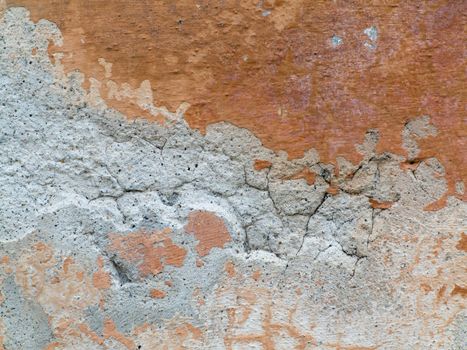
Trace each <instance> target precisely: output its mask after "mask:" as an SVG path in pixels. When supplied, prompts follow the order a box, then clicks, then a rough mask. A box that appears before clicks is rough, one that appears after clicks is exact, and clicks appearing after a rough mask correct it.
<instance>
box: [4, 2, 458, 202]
mask: <svg viewBox="0 0 467 350" xmlns="http://www.w3.org/2000/svg"><path fill="white" fill-rule="evenodd" d="M6 3H7V5H8V6H14V5H21V6H26V7H27V8H28V9H29V10H30V11H31V14H32V18H33V19H34V20H36V21H37V20H39V19H41V18H45V19H49V20H51V21H53V22H55V23H57V24H58V26H59V28H60V29H61V31H62V33H63V36H64V46H63V47H60V48H57V47H52V48H51V53H53V52H63V53H64V57H63V59H62V63H63V64H64V66H65V69H66V71H72V70H75V69H80V70H81V71H82V72H83V73H84V74H85V76H86V77H87V78H90V77H93V78H95V79H97V80H99V81H105V79H106V76H105V74H106V73H105V71H104V69H103V67H102V66H101V65H99V64H98V63H97V62H98V60H99V59H100V58H103V59H105V60H106V61H107V62H110V63H112V64H113V67H112V77H111V79H112V80H113V81H115V82H116V83H118V84H122V83H129V84H130V85H131V86H132V87H137V86H139V85H140V84H141V82H142V81H144V80H149V81H150V83H151V88H152V90H153V93H154V96H155V100H156V104H158V105H164V106H167V107H168V108H169V109H172V110H174V109H175V108H177V107H178V106H179V105H180V104H181V103H182V102H188V103H190V104H191V108H190V109H188V111H187V113H186V118H187V120H188V122H189V124H190V126H191V127H193V128H198V129H200V130H202V131H204V130H205V128H206V126H207V125H208V124H211V123H215V122H219V121H229V122H232V123H234V124H236V125H238V126H240V127H245V128H248V129H249V130H251V131H253V132H254V133H255V134H256V135H257V136H258V137H259V138H260V139H261V140H262V142H263V144H264V145H265V146H266V147H268V148H270V149H273V150H276V151H277V150H285V151H287V152H288V154H289V156H290V157H292V158H295V157H301V156H302V155H303V153H304V151H306V150H308V149H310V148H315V149H316V150H317V151H318V152H319V154H320V157H321V161H323V162H334V161H335V159H336V157H337V156H343V157H345V158H347V159H348V160H351V161H352V162H357V161H359V160H360V159H361V155H360V154H359V153H358V152H357V151H356V150H355V147H354V146H355V144H356V143H361V141H362V140H363V138H364V134H365V132H366V131H367V130H368V129H372V128H376V129H379V131H380V133H381V139H380V142H379V144H378V151H380V152H382V151H390V152H394V153H397V154H405V150H404V149H403V148H402V147H401V146H400V145H401V132H402V130H403V127H404V124H405V123H406V122H407V120H409V119H410V118H414V117H418V116H421V115H429V116H431V119H432V122H433V124H434V125H435V127H436V128H437V129H438V131H439V133H438V135H437V136H436V137H430V138H429V139H428V140H421V146H422V147H421V149H422V153H421V154H420V155H419V157H420V159H423V158H426V157H433V156H434V157H436V158H438V159H439V160H440V161H441V162H442V163H443V165H444V166H445V167H446V173H447V180H448V187H449V189H448V194H449V195H453V194H456V192H455V183H456V182H457V181H465V180H466V179H467V165H466V164H467V151H466V150H467V126H466V119H465V103H466V97H467V92H466V86H467V81H466V75H465V72H464V69H465V54H464V47H463V45H462V44H460V43H459V40H460V39H459V28H462V27H463V25H464V18H463V13H465V12H466V10H467V3H466V2H465V1H448V0H434V1H429V2H428V1H426V2H420V1H405V0H391V1H384V2H383V1H377V2H372V3H369V2H367V3H356V2H348V1H327V0H316V1H305V0H280V1H279V0H270V1H269V0H268V1H264V2H262V5H261V6H258V1H253V0H246V1H234V0H228V1H223V2H197V1H191V0H180V1H177V2H172V1H164V0H149V1H127V0H115V1H81V0H70V1H66V2H65V1H62V2H57V1H55V0H42V1H34V0H7V1H6ZM264 11H269V12H268V13H269V15H267V16H264V15H263V13H264ZM371 26H375V28H376V29H377V32H378V36H377V39H376V40H375V41H372V40H371V39H370V38H369V37H368V36H367V35H365V33H364V30H365V29H366V28H369V27H371ZM334 35H338V36H339V37H341V39H342V44H341V45H338V46H335V45H334V46H333V45H332V41H331V38H332V37H333V36H334ZM365 45H366V46H365ZM103 89H104V90H105V86H103ZM104 90H103V91H102V95H103V97H104V98H105V99H107V101H108V102H109V105H111V106H115V108H117V109H119V110H121V111H122V112H123V113H126V114H127V115H128V117H130V118H134V117H135V116H137V115H140V116H143V117H147V118H150V119H151V118H152V117H151V116H148V115H145V112H143V111H141V110H138V108H137V107H136V105H128V104H127V105H125V104H121V103H120V104H119V101H117V100H116V99H113V98H112V97H111V96H109V95H108V91H104ZM146 114H147V113H146ZM456 195H457V196H458V197H459V198H463V199H464V200H465V199H467V194H465V193H464V194H456ZM444 199H445V198H443V200H441V201H440V202H439V203H436V204H435V205H433V206H431V207H428V208H427V209H428V210H436V209H438V208H439V207H442V206H443V205H445V200H444Z"/></svg>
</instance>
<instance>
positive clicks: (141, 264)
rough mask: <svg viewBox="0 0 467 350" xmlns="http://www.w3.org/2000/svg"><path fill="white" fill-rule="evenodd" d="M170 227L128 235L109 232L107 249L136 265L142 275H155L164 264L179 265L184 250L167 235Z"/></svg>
mask: <svg viewBox="0 0 467 350" xmlns="http://www.w3.org/2000/svg"><path fill="white" fill-rule="evenodd" d="M170 232H171V230H170V229H165V230H163V231H160V232H146V231H144V230H141V231H138V232H133V233H130V234H128V235H121V234H113V233H111V234H109V239H110V243H109V246H108V248H109V250H110V251H111V252H114V253H117V254H118V256H119V257H121V258H122V259H125V260H127V261H129V262H131V263H134V264H136V265H137V266H138V269H139V271H140V274H141V276H142V277H145V276H147V275H150V274H152V275H157V274H158V273H160V272H161V271H162V270H163V269H164V266H165V265H172V266H176V267H181V266H182V265H183V263H184V261H185V256H186V250H185V249H183V248H182V247H179V246H178V245H176V244H174V243H173V241H172V239H171V238H170V237H169V233H170Z"/></svg>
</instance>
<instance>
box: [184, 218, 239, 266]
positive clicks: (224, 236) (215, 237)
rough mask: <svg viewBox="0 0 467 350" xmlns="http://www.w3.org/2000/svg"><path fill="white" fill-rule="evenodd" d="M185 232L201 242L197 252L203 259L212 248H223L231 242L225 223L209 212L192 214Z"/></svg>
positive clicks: (197, 246)
mask: <svg viewBox="0 0 467 350" xmlns="http://www.w3.org/2000/svg"><path fill="white" fill-rule="evenodd" d="M185 231H186V232H187V233H191V234H193V235H194V236H195V237H196V239H197V240H198V241H199V242H198V244H197V245H196V251H197V252H198V254H199V255H200V256H201V257H203V256H206V255H208V254H209V252H210V251H211V249H212V248H215V247H217V248H223V247H224V246H225V245H226V244H227V243H228V242H230V241H231V238H230V234H229V231H228V230H227V227H226V226H225V223H224V221H223V220H222V219H221V218H219V217H218V216H217V215H216V214H214V213H212V212H209V211H201V210H198V211H194V212H191V213H190V215H189V216H188V223H187V225H186V226H185Z"/></svg>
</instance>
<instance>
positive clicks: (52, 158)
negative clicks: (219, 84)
mask: <svg viewBox="0 0 467 350" xmlns="http://www.w3.org/2000/svg"><path fill="white" fill-rule="evenodd" d="M50 41H53V42H54V43H55V45H60V43H61V42H62V37H61V33H60V31H59V29H58V28H57V27H56V25H54V24H53V23H51V22H49V21H47V20H40V21H38V22H37V23H34V22H32V21H31V20H30V19H29V13H28V11H27V10H26V9H24V8H10V9H8V10H5V12H4V13H3V17H2V18H1V20H0V99H1V100H0V103H1V104H0V150H1V152H0V164H1V165H2V166H1V169H0V193H1V196H0V259H1V261H0V290H1V294H0V317H1V319H0V348H1V346H3V348H4V349H164V348H167V349H177V348H187V349H294V348H296V349H409V348H410V349H412V348H416V349H462V348H465V346H466V345H467V344H466V343H465V339H466V337H465V333H466V319H465V317H466V316H465V294H466V285H465V264H466V258H465V251H466V247H465V233H464V232H465V229H466V221H465V218H467V207H466V205H465V202H463V201H462V200H461V199H458V198H456V197H454V196H450V197H448V198H447V202H446V206H445V207H444V208H442V209H440V210H437V211H427V210H425V209H426V208H427V206H428V205H430V204H431V203H433V202H435V201H437V200H438V199H439V198H441V197H442V196H443V195H444V194H445V193H446V189H447V181H446V178H445V169H444V167H443V164H441V163H440V162H439V161H438V160H437V159H436V158H427V159H421V160H419V159H417V155H418V154H419V152H420V149H419V146H418V140H420V139H421V138H423V137H427V136H430V135H436V128H435V127H434V126H433V125H432V124H431V123H430V117H429V116H423V115H414V116H413V118H412V119H411V120H410V121H408V123H407V124H406V127H405V129H404V130H403V132H402V133H401V140H402V144H401V147H402V148H405V149H407V150H408V156H406V155H404V154H396V153H389V152H379V151H378V150H377V147H376V145H377V143H378V137H379V131H378V130H377V129H370V130H368V131H367V133H366V136H365V140H364V142H363V143H362V144H360V145H356V151H358V152H359V153H360V154H361V158H362V160H361V162H360V163H358V164H353V163H351V162H349V161H348V160H346V159H344V158H338V160H337V162H336V163H334V164H333V163H324V162H321V161H320V154H319V153H318V152H317V151H315V150H313V149H311V150H309V151H307V152H306V153H305V155H304V156H303V157H301V158H297V159H289V158H288V156H287V154H286V153H285V152H281V151H279V152H275V151H273V150H270V149H268V148H266V147H264V146H263V144H262V142H261V141H260V139H258V138H257V137H256V136H255V135H254V134H253V133H252V132H251V131H249V130H247V129H243V128H239V127H237V126H234V125H232V124H230V123H228V122H221V123H216V124H212V125H209V126H208V127H207V129H206V133H205V134H201V133H200V132H199V131H198V130H194V129H191V128H190V127H189V126H188V124H187V123H186V121H185V119H184V113H185V111H186V108H188V106H186V105H181V106H180V107H179V108H178V109H176V111H175V112H171V111H169V110H167V109H165V108H163V107H158V106H154V105H151V104H152V101H150V100H145V101H146V102H145V106H146V107H148V109H150V110H152V111H153V112H154V114H157V115H158V116H159V119H158V120H157V121H148V120H146V119H135V120H128V119H127V118H126V117H125V116H124V115H123V114H121V113H120V112H118V111H117V110H115V109H113V108H109V107H108V106H107V104H106V101H105V100H104V99H102V98H101V96H100V94H99V90H98V89H93V88H92V84H91V87H90V88H89V89H84V88H83V87H82V83H83V80H84V79H85V77H84V76H83V74H82V73H80V72H79V71H75V72H71V73H68V72H66V71H65V70H64V68H63V66H62V65H61V61H60V56H57V55H56V56H55V58H54V60H51V57H50V56H49V52H48V47H49V43H50ZM94 84H95V85H96V84H99V82H98V81H95V82H94ZM128 89H130V88H128ZM128 91H130V90H128ZM130 92H131V91H130ZM132 93H135V94H139V92H132ZM143 95H144V93H143ZM138 96H141V94H139V95H138ZM143 100H144V99H143ZM143 102H144V101H143ZM143 102H142V103H143ZM143 104H144V103H143ZM151 108H153V109H151ZM414 135H415V136H414ZM259 161H261V162H262V163H259V164H262V165H263V166H259V167H258V166H255V164H256V165H257V164H258V162H259ZM309 174H313V175H312V176H311V175H309ZM458 192H459V193H461V192H462V193H463V188H461V186H460V185H459V187H458ZM197 217H198V219H197ZM190 220H191V223H190ZM203 225H205V227H203Z"/></svg>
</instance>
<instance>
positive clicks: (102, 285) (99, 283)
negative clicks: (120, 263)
mask: <svg viewBox="0 0 467 350" xmlns="http://www.w3.org/2000/svg"><path fill="white" fill-rule="evenodd" d="M97 267H98V270H97V272H95V273H94V275H92V284H93V285H94V287H96V288H97V289H108V288H110V275H109V273H108V272H106V271H104V259H103V258H102V256H100V257H99V258H98V259H97Z"/></svg>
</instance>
